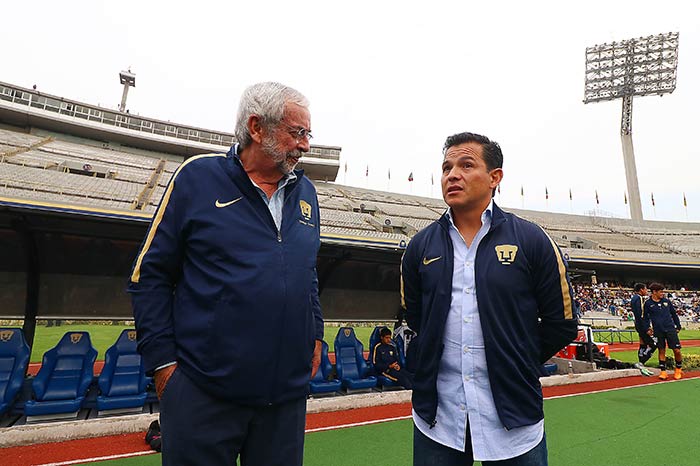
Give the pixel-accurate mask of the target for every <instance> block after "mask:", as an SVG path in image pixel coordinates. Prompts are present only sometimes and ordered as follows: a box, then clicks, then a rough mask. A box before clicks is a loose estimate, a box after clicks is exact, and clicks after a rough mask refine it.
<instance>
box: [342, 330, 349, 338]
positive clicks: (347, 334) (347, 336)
mask: <svg viewBox="0 0 700 466" xmlns="http://www.w3.org/2000/svg"><path fill="white" fill-rule="evenodd" d="M343 333H344V334H345V338H350V329H349V328H346V329H344V330H343Z"/></svg>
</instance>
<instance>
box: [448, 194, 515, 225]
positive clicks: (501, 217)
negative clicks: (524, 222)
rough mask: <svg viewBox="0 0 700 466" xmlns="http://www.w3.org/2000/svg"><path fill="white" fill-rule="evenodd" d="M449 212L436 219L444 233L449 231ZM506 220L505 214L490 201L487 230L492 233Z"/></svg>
mask: <svg viewBox="0 0 700 466" xmlns="http://www.w3.org/2000/svg"><path fill="white" fill-rule="evenodd" d="M449 215H450V210H449V209H447V210H445V213H444V214H442V216H441V217H440V218H439V219H438V223H439V224H440V226H441V227H442V228H444V229H445V231H450V219H449ZM506 220H507V217H506V214H505V212H503V211H502V210H501V208H500V207H498V206H497V205H496V203H495V202H494V201H491V228H489V231H493V230H494V229H495V228H497V227H498V226H499V225H500V224H501V223H503V222H505V221H506Z"/></svg>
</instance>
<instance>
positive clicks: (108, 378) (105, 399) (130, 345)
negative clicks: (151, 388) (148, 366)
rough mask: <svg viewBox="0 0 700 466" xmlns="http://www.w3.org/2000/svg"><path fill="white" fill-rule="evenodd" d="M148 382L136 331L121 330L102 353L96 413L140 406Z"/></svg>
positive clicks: (133, 408)
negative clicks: (137, 348) (103, 359)
mask: <svg viewBox="0 0 700 466" xmlns="http://www.w3.org/2000/svg"><path fill="white" fill-rule="evenodd" d="M148 383H149V378H148V377H146V374H145V370H144V367H143V362H142V360H141V355H140V354H139V353H138V352H137V351H136V330H133V329H127V330H124V331H122V333H121V335H119V338H117V341H116V342H115V343H114V345H112V346H110V347H109V349H108V350H107V352H106V353H105V365H104V367H103V368H102V372H101V373H100V378H99V379H98V385H99V387H100V395H99V396H98V397H97V410H98V412H100V411H107V410H120V411H122V410H131V411H134V410H138V409H139V408H142V407H143V405H144V403H145V402H146V387H147V386H148Z"/></svg>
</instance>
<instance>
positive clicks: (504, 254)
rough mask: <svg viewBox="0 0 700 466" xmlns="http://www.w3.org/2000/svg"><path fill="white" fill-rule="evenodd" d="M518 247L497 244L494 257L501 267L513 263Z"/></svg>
mask: <svg viewBox="0 0 700 466" xmlns="http://www.w3.org/2000/svg"><path fill="white" fill-rule="evenodd" d="M517 253H518V247H517V246H515V245H513V244H499V245H498V246H496V257H498V260H499V261H500V262H501V264H503V265H510V264H512V263H513V262H515V255H516V254H517Z"/></svg>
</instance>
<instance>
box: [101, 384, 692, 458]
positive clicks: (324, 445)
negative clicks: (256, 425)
mask: <svg viewBox="0 0 700 466" xmlns="http://www.w3.org/2000/svg"><path fill="white" fill-rule="evenodd" d="M699 397H700V380H698V379H692V380H683V381H680V382H665V383H660V384H654V385H646V386H640V387H633V388H628V389H624V390H615V391H608V392H603V393H593V394H587V395H581V396H573V397H566V398H559V399H551V400H545V413H546V417H545V419H546V421H545V423H546V431H547V445H548V449H549V464H550V466H576V465H582V466H628V465H629V466H664V465H674V466H697V465H698V464H700V460H699V459H698V458H700V457H699V456H698V442H699V441H700V437H699V435H698V429H697V422H698V419H700V403H698V402H697V400H698V398H699ZM412 438H413V427H412V422H411V420H410V419H409V420H403V421H393V422H385V423H380V424H373V425H368V426H362V427H353V428H348V429H339V430H331V431H324V432H315V433H310V434H307V435H306V444H305V448H304V450H305V455H304V465H305V466H357V465H368V466H373V465H377V466H410V465H411V458H412ZM159 464H160V455H149V456H142V457H136V458H130V459H124V460H114V461H107V462H103V463H100V465H104V466H126V465H144V466H151V465H153V466H155V465H159ZM476 464H480V463H476ZM435 466H439V465H435Z"/></svg>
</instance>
